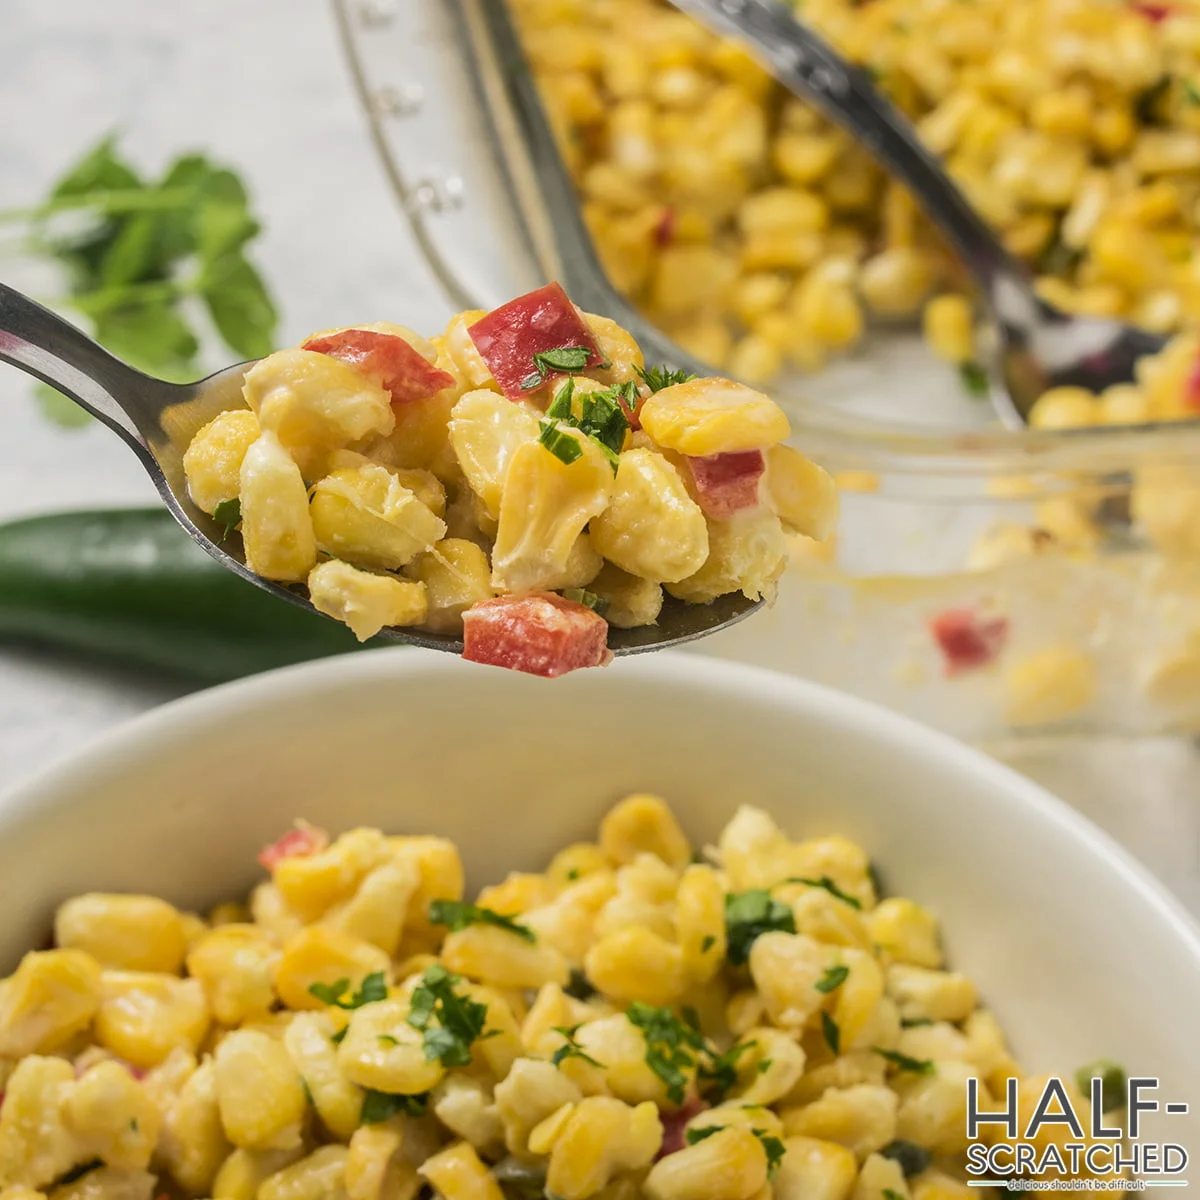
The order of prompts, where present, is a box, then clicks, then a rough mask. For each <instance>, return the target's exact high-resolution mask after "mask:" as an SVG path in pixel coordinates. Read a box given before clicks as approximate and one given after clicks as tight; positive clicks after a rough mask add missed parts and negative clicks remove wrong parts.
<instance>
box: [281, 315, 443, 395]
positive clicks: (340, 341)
mask: <svg viewBox="0 0 1200 1200" xmlns="http://www.w3.org/2000/svg"><path fill="white" fill-rule="evenodd" d="M300 348H301V349H302V350H311V351H313V353H315V354H328V355H329V356H330V358H340V359H341V360H342V362H345V363H349V364H350V365H351V366H352V367H357V368H358V369H359V370H360V371H362V373H363V374H364V375H370V376H371V377H372V378H373V379H378V380H379V383H380V385H381V386H382V387H383V388H384V389H386V390H387V391H389V392H391V394H392V403H393V404H407V403H409V402H410V401H413V400H426V399H428V398H429V397H430V396H432V395H434V394H435V393H437V392H440V391H442V390H443V389H444V388H448V387H453V386H454V376H453V375H451V374H449V373H448V372H446V371H443V370H442V369H441V368H440V367H435V366H434V365H433V363H431V362H430V361H429V359H427V358H426V357H425V355H423V354H422V353H421V352H420V351H419V350H417V349H415V348H414V347H413V346H410V345H409V344H408V343H407V342H406V341H405V340H404V339H403V338H402V337H399V336H397V335H396V334H394V333H379V332H378V331H376V330H374V329H343V330H341V332H339V333H331V334H329V335H328V336H326V337H318V338H309V340H308V341H307V342H305V343H304V345H303V346H301V347H300Z"/></svg>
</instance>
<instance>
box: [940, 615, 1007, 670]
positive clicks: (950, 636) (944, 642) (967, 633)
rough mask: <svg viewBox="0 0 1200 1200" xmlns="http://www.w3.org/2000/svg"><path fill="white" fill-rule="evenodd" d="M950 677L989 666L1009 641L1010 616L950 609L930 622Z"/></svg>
mask: <svg viewBox="0 0 1200 1200" xmlns="http://www.w3.org/2000/svg"><path fill="white" fill-rule="evenodd" d="M929 631H930V633H932V634H933V637H934V640H935V641H936V642H937V644H938V649H939V650H940V651H941V652H942V657H943V659H944V660H945V668H946V674H947V675H957V674H959V673H960V672H962V671H974V670H978V669H979V668H980V667H986V666H987V665H988V663H990V662H992V661H993V660H994V659H995V658H996V657H997V655H999V653H1000V652H1001V651H1002V650H1003V649H1004V646H1005V643H1006V642H1007V641H1008V618H1007V617H980V616H979V614H978V613H976V612H975V611H974V610H973V609H970V608H948V609H946V610H945V611H944V612H940V613H938V614H937V615H936V616H935V617H933V618H932V619H931V620H930V622H929Z"/></svg>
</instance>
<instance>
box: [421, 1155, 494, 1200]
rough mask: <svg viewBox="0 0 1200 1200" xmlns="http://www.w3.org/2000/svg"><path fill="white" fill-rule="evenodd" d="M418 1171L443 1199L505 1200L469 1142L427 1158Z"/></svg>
mask: <svg viewBox="0 0 1200 1200" xmlns="http://www.w3.org/2000/svg"><path fill="white" fill-rule="evenodd" d="M418 1174H420V1175H421V1176H422V1178H424V1179H426V1180H428V1181H429V1183H431V1184H432V1185H433V1186H434V1187H435V1188H436V1189H437V1191H438V1193H439V1194H440V1195H442V1196H445V1197H446V1200H504V1193H503V1192H502V1191H501V1190H500V1185H499V1184H498V1183H497V1182H496V1180H495V1178H494V1177H493V1175H492V1173H491V1171H489V1170H488V1168H487V1166H486V1165H485V1164H484V1163H483V1161H482V1160H481V1159H480V1157H479V1155H478V1154H476V1152H475V1148H474V1147H473V1146H472V1145H470V1143H468V1142H454V1143H453V1144H452V1145H449V1146H447V1147H446V1148H445V1149H444V1150H439V1151H438V1153H437V1154H434V1155H432V1156H431V1157H430V1158H427V1159H426V1160H425V1161H424V1162H423V1163H422V1164H421V1166H420V1167H419V1168H418Z"/></svg>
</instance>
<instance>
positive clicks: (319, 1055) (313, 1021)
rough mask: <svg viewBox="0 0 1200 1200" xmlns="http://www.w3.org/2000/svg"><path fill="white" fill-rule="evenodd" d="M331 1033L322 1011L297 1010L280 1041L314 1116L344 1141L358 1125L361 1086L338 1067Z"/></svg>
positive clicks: (332, 1030) (331, 1027)
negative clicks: (349, 1078)
mask: <svg viewBox="0 0 1200 1200" xmlns="http://www.w3.org/2000/svg"><path fill="white" fill-rule="evenodd" d="M335 1032H336V1029H335V1026H334V1023H333V1021H332V1020H331V1019H330V1018H329V1017H328V1016H327V1015H326V1014H325V1013H297V1014H296V1015H295V1016H294V1017H293V1018H292V1020H291V1021H290V1023H289V1024H288V1027H287V1029H286V1030H284V1034H283V1044H284V1046H285V1047H286V1048H287V1051H288V1053H289V1054H290V1055H291V1058H292V1062H293V1063H294V1064H295V1066H296V1070H297V1071H299V1073H300V1077H301V1078H302V1079H303V1080H304V1085H305V1086H306V1087H307V1088H308V1091H309V1094H310V1095H311V1096H312V1102H313V1107H314V1108H315V1109H316V1110H317V1116H319V1117H320V1118H321V1121H322V1123H323V1124H324V1126H325V1128H326V1129H328V1130H329V1132H330V1133H332V1134H333V1135H334V1136H335V1137H336V1138H339V1139H340V1140H341V1141H347V1140H348V1139H349V1138H350V1135H351V1134H352V1133H353V1132H354V1130H355V1129H356V1128H357V1127H358V1123H359V1117H360V1115H361V1113H362V1100H363V1096H362V1089H361V1088H359V1087H357V1086H356V1085H355V1084H353V1083H351V1082H349V1080H347V1079H346V1077H345V1076H344V1075H343V1074H342V1072H341V1070H340V1068H339V1067H338V1063H337V1046H336V1045H335V1044H334V1042H333V1041H332V1038H333V1035H334V1033H335Z"/></svg>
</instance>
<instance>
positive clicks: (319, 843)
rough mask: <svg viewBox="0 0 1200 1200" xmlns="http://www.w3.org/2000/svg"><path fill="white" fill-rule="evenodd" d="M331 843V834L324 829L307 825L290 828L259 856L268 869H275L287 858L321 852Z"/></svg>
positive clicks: (259, 859)
mask: <svg viewBox="0 0 1200 1200" xmlns="http://www.w3.org/2000/svg"><path fill="white" fill-rule="evenodd" d="M328 845H329V834H327V833H326V832H325V830H323V829H317V828H315V827H314V826H311V825H305V826H304V827H303V828H302V829H289V830H288V831H287V833H285V834H284V835H283V837H281V838H279V839H278V840H277V841H274V842H272V843H271V844H270V845H269V846H265V847H264V848H263V851H262V853H261V854H260V855H259V856H258V861H259V862H260V863H262V865H263V866H264V867H266V869H267V870H268V871H273V870H275V868H276V867H277V866H278V865H279V864H280V863H281V862H283V860H284V859H285V858H294V857H296V856H297V855H301V854H319V853H320V852H321V851H322V850H324V849H325V847H326V846H328Z"/></svg>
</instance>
